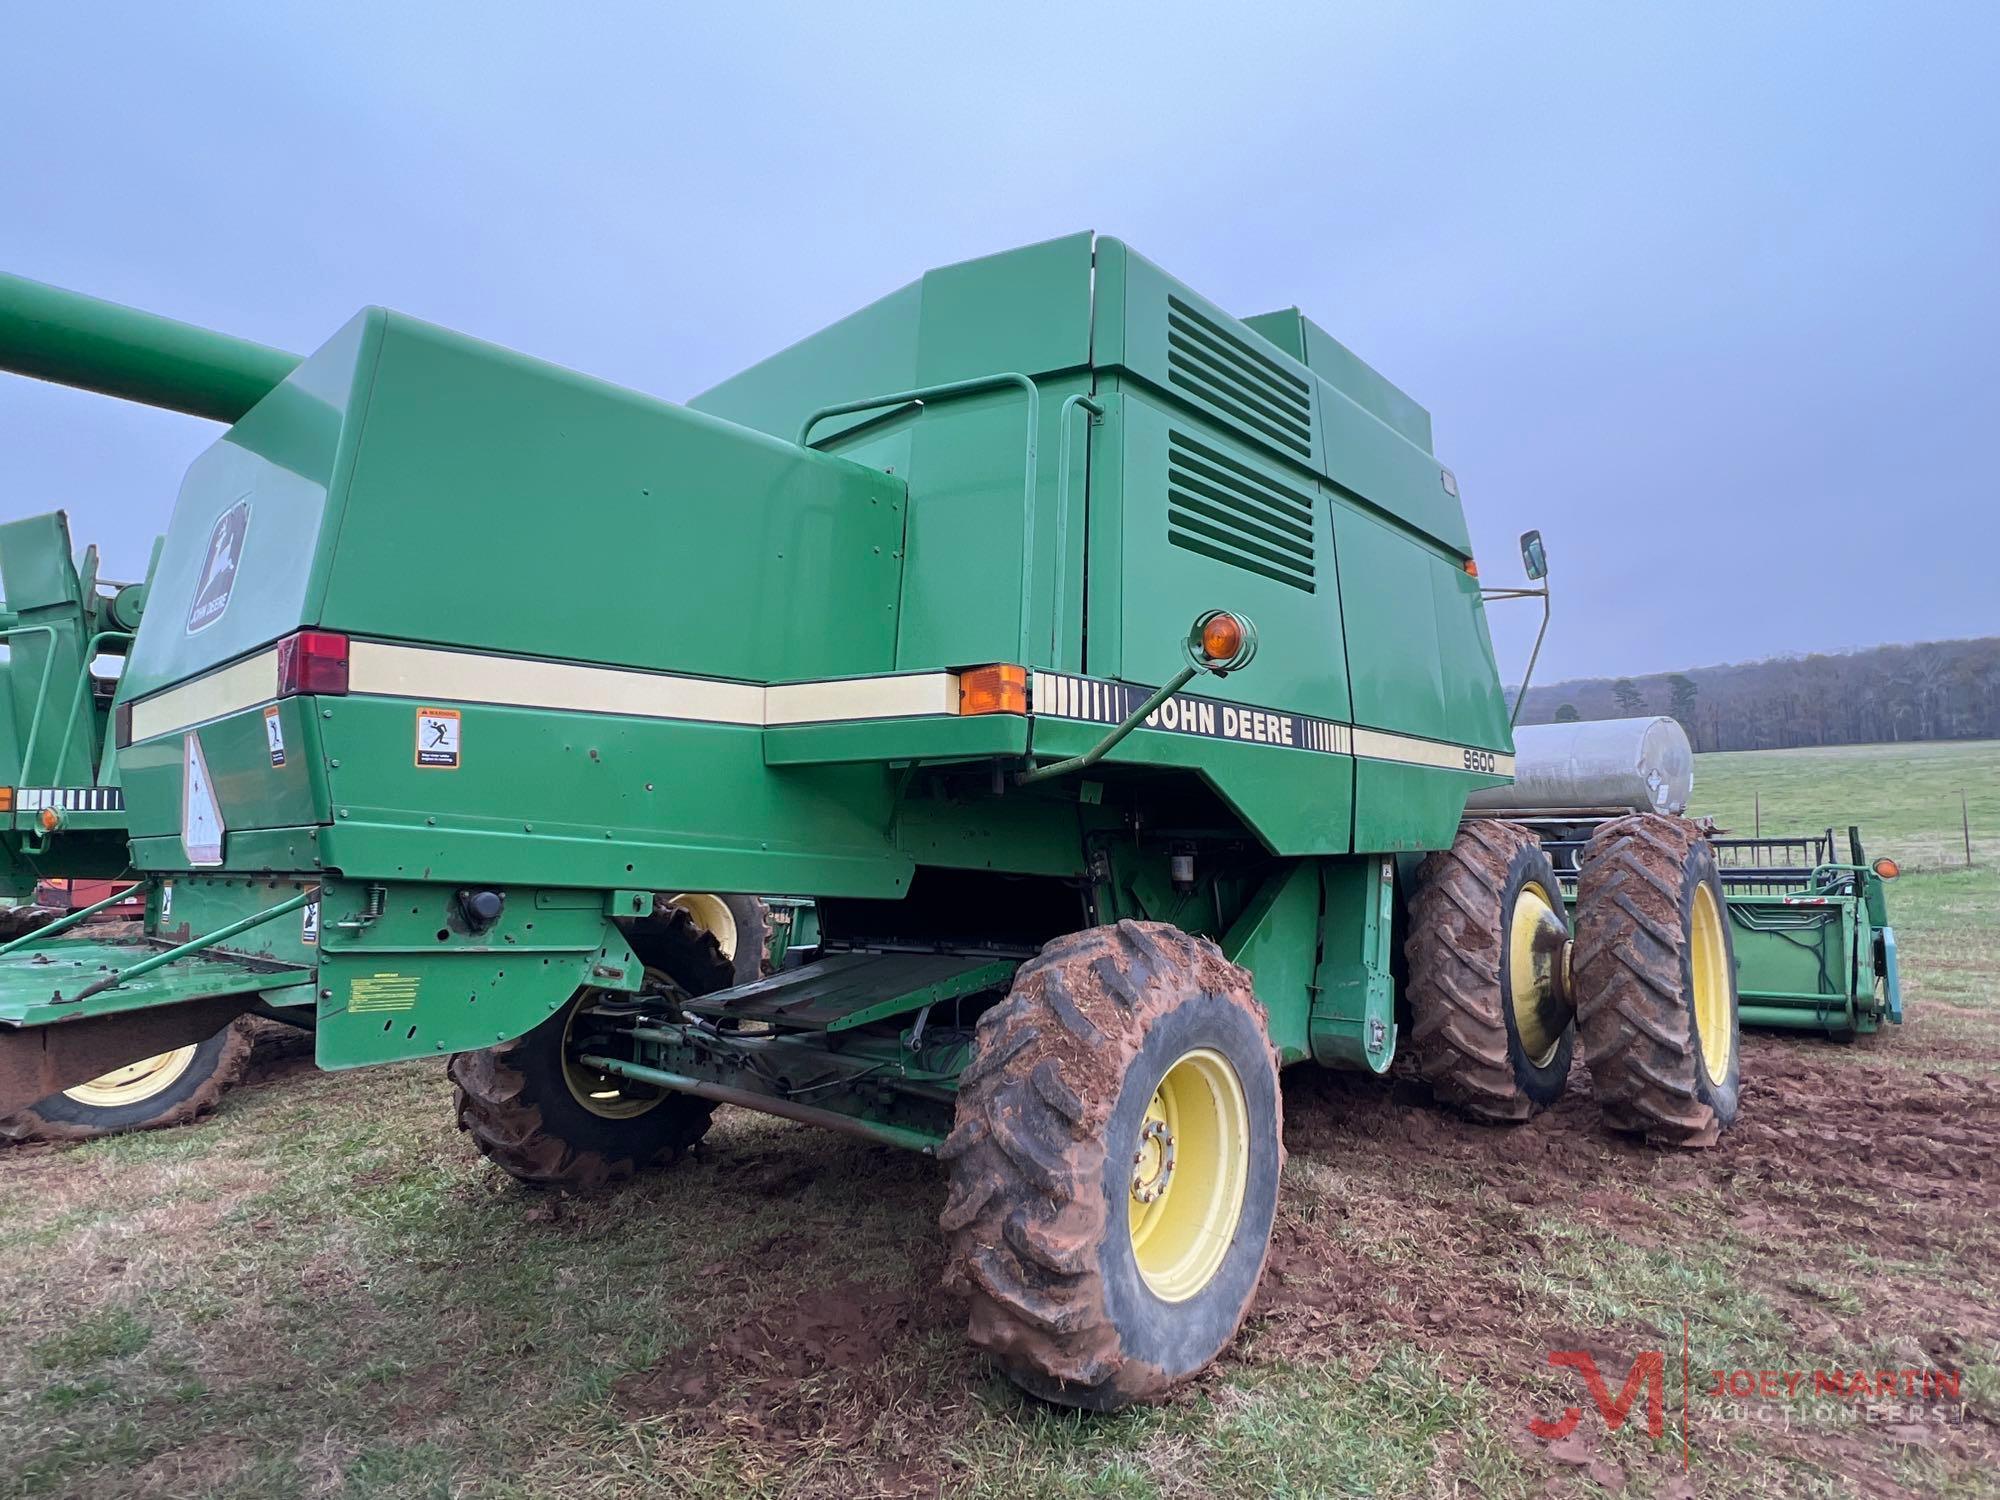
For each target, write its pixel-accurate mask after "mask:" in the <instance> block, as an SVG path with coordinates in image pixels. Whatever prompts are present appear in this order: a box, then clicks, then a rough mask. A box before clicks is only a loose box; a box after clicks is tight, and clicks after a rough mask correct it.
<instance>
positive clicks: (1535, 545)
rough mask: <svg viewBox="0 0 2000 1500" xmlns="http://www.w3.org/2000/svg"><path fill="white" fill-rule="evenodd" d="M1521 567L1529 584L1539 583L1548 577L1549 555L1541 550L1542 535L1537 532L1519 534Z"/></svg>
mask: <svg viewBox="0 0 2000 1500" xmlns="http://www.w3.org/2000/svg"><path fill="white" fill-rule="evenodd" d="M1521 567H1522V569H1523V570H1524V571H1525V572H1526V573H1527V575H1528V582H1530V583H1540V582H1541V581H1542V580H1543V579H1544V578H1546V577H1548V576H1549V555H1548V553H1546V552H1545V551H1543V550H1542V534H1541V533H1540V532H1539V531H1524V532H1522V533H1521Z"/></svg>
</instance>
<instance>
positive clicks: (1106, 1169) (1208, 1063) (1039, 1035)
mask: <svg viewBox="0 0 2000 1500" xmlns="http://www.w3.org/2000/svg"><path fill="white" fill-rule="evenodd" d="M938 1154H939V1155H940V1156H941V1157H943V1158H944V1159H945V1160H946V1161H947V1162H949V1163H950V1168H951V1193H950V1197H949V1199H948V1200H947V1202H946V1204H945V1208H944V1212H943V1214H942V1215H941V1216H940V1223H941V1225H942V1226H943V1228H944V1229H945V1231H946V1233H947V1234H948V1235H949V1236H950V1260H949V1264H948V1267H947V1271H946V1275H945V1284H946V1286H947V1288H948V1289H950V1290H952V1291H954V1292H956V1293H958V1294H960V1295H962V1296H964V1297H965V1298H966V1300H967V1301H968V1303H969V1304H970V1308H969V1311H970V1321H969V1334H970V1337H971V1340H972V1342H973V1343H974V1344H975V1345H976V1346H978V1347H979V1348H981V1349H983V1350H984V1351H986V1353H987V1354H989V1355H990V1356H991V1357H992V1358H993V1359H994V1361H995V1362H996V1363H997V1364H998V1365H999V1366H1000V1368H1001V1369H1002V1370H1003V1371H1004V1372H1005V1373H1006V1374H1007V1375H1008V1377H1009V1378H1011V1379H1012V1380H1013V1381H1014V1382H1015V1383H1016V1384H1017V1385H1019V1386H1021V1387H1022V1388H1023V1389H1025V1390H1027V1391H1029V1392H1030V1393H1031V1394H1033V1395H1036V1396H1039V1397H1042V1398H1043V1399H1045V1400H1048V1401H1053V1402H1058V1403H1061V1404H1063V1405H1067V1406H1078V1407H1085V1408H1088V1409H1092V1410H1100V1411H1102V1410H1110V1409H1113V1408H1116V1407H1120V1406H1124V1405H1127V1404H1129V1403H1132V1402H1135V1401H1147V1400H1153V1399H1156V1398H1158V1397H1160V1396H1162V1395H1164V1394H1165V1393H1166V1392H1167V1391H1168V1390H1170V1389H1171V1388H1172V1387H1173V1386H1175V1385H1177V1384H1179V1383H1180V1382H1181V1381H1183V1380H1186V1379H1187V1378H1189V1377H1190V1376H1192V1375H1194V1374H1196V1373H1197V1372H1199V1371H1200V1370H1202V1369H1203V1368H1204V1367H1205V1366H1207V1365H1208V1363H1209V1362H1210V1361H1211V1360H1213V1359H1214V1358H1215V1356H1216V1355H1217V1354H1219V1353H1220V1352H1221V1351H1222V1350H1223V1348H1224V1347H1226V1346H1227V1345H1228V1343H1229V1341H1230V1340H1231V1339H1232V1338H1233V1337H1234V1336H1235V1334H1236V1330H1237V1328H1238V1327H1239V1325H1240V1324H1241V1323H1242V1321H1243V1316H1244V1314H1245V1313H1246V1312H1247V1311H1248V1310H1249V1306H1250V1300H1251V1298H1252V1296H1253V1295H1254V1294H1255V1293H1256V1290H1257V1284H1258V1282H1259V1281H1260V1280H1261V1279H1262V1276H1263V1272H1264V1260H1265V1256H1266V1254H1267V1252H1268V1250H1269V1247H1270V1237H1271V1225H1272V1221H1273V1218H1274V1216H1275V1214H1276V1211H1277V1197H1278V1174H1279V1171H1280V1169H1281V1167H1282V1166H1283V1162H1284V1147H1283V1113H1282V1105H1281V1103H1280V1099H1279V1093H1278V1059H1277V1054H1276V1052H1275V1051H1274V1050H1273V1048H1272V1046H1271V1042H1270V1036H1269V1033H1268V1030H1267V1027H1266V1020H1265V1015H1264V1008H1263V1006H1261V1005H1260V1004H1258V1002H1257V998H1256V996H1255V995H1254V994H1253V993H1252V992H1251V989H1250V977H1249V975H1247V974H1245V973H1244V972H1243V970H1241V969H1239V968H1237V967H1236V966H1235V965H1234V964H1231V963H1229V962H1228V961H1226V960H1225V959H1224V958H1223V957H1222V954H1221V953H1220V951H1218V950H1217V948H1216V947H1215V945H1214V944H1213V943H1210V942H1208V941H1207V940H1205V939H1201V938H1195V937H1190V936H1189V935H1188V934H1186V933H1184V932H1181V931H1179V930H1178V929H1176V928H1173V927H1169V926H1167V925H1165V924H1163V923H1158V922H1131V921H1127V922H1120V923H1118V924H1117V926H1115V927H1097V928H1092V929H1090V930H1088V931H1085V932H1079V933H1074V934H1072V935H1070V936H1068V937H1064V938H1059V939H1057V940H1056V941H1055V942H1052V943H1050V944H1049V945H1048V946H1047V947H1046V948H1044V949H1043V950H1042V952H1041V954H1040V955H1039V956H1038V957H1037V958H1035V959H1034V960H1033V961H1032V962H1030V963H1028V964H1026V965H1024V966H1023V967H1022V968H1021V970H1020V972H1019V973H1018V974H1017V975H1016V976H1015V980H1014V986H1013V989H1012V991H1011V992H1010V993H1009V995H1008V996H1007V998H1006V999H1005V1000H1004V1001H1002V1002H1001V1003H1000V1004H998V1005H996V1006H994V1007H993V1008H992V1009H991V1010H989V1011H988V1012H987V1013H986V1014H985V1015H983V1016H982V1017H981V1018H980V1021H979V1027H978V1033H977V1039H976V1041H975V1043H974V1047H973V1055H972V1060H971V1062H970V1063H969V1064H968V1065H967V1067H966V1069H965V1072H964V1073H963V1075H962V1076H961V1078H960V1080H959V1094H958V1113H957V1123H956V1126H955V1128H954V1129H953V1131H952V1133H951V1136H950V1138H949V1139H947V1140H946V1142H945V1143H944V1145H943V1146H942V1147H940V1148H939V1153H938Z"/></svg>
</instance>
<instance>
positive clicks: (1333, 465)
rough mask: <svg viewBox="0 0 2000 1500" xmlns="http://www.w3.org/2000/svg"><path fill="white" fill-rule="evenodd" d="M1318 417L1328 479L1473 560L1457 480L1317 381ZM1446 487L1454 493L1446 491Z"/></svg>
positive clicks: (1387, 427)
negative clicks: (1318, 395)
mask: <svg viewBox="0 0 2000 1500" xmlns="http://www.w3.org/2000/svg"><path fill="white" fill-rule="evenodd" d="M1319 387H1320V400H1319V402H1318V407H1317V409H1318V412H1319V419H1320V426H1321V430H1322V431H1323V432H1324V433H1325V435H1326V467H1325V469H1324V470H1323V471H1322V472H1324V473H1325V475H1326V476H1327V478H1329V479H1331V480H1332V481H1333V483H1334V484H1335V485H1337V486H1338V487H1339V488H1340V489H1341V490H1343V491H1344V492H1346V493H1347V494H1348V495H1350V496H1353V497H1355V498H1357V499H1360V500H1362V501H1364V502H1365V503H1367V504H1369V505H1371V506H1373V507H1374V508H1376V509H1377V510H1380V511H1382V512H1384V513H1386V514H1387V515H1390V516H1393V517H1395V518H1396V519H1397V520H1398V521H1400V522H1402V523H1403V524H1404V525H1406V526H1409V527H1411V528H1413V529H1414V530H1416V531H1418V532H1421V533H1423V534H1424V535H1425V536H1427V537H1429V538H1430V539H1431V540H1433V541H1435V542H1437V543H1439V544H1441V545H1443V546H1444V547H1446V548H1448V549H1450V550H1451V551H1452V552H1454V553H1456V554H1457V555H1458V556H1459V557H1461V558H1465V557H1470V556H1471V555H1472V536H1471V533H1470V532H1469V531H1467V530H1466V525H1465V509H1464V507H1463V506H1461V505H1460V504H1459V499H1458V495H1457V493H1456V487H1457V480H1456V479H1449V480H1448V479H1447V478H1446V472H1445V469H1444V467H1443V466H1442V465H1440V464H1439V463H1438V461H1437V460H1436V459H1435V458H1433V457H1432V456H1431V455H1430V453H1429V452H1428V451H1427V450H1425V449H1423V448H1419V447H1418V446H1417V445H1416V444H1415V443H1412V442H1411V441H1409V439H1407V438H1405V437H1404V436H1403V435H1402V434H1401V433H1399V432H1397V431H1396V430H1395V429H1394V428H1392V427H1390V426H1389V425H1388V424H1387V423H1386V422H1384V421H1382V420H1381V419H1380V418H1379V417H1377V416H1375V415H1373V414H1372V413H1370V412H1368V411H1365V410H1363V409H1362V408H1361V407H1360V406H1359V405H1357V404H1356V403H1354V402H1353V401H1350V400H1349V399H1348V398H1347V397H1346V396H1344V395H1342V394H1341V393H1340V392H1339V391H1337V390H1335V389H1333V387H1332V386H1331V385H1329V384H1328V383H1327V382H1326V381H1324V380H1321V381H1320V382H1319ZM1447 484H1449V485H1451V486H1452V487H1451V488H1449V489H1448V488H1446V486H1447Z"/></svg>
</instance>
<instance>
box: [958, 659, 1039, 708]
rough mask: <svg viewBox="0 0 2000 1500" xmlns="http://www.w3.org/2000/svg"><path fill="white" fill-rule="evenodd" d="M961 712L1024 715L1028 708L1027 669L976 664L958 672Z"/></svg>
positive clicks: (959, 706)
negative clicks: (967, 670) (979, 665)
mask: <svg viewBox="0 0 2000 1500" xmlns="http://www.w3.org/2000/svg"><path fill="white" fill-rule="evenodd" d="M958 711H959V712H960V713H961V714H1024V713H1026V712H1027V711H1028V669H1027V668H1026V667H1015V666H992V667H974V668H973V669H972V670H971V671H969V672H960V673H959V674H958Z"/></svg>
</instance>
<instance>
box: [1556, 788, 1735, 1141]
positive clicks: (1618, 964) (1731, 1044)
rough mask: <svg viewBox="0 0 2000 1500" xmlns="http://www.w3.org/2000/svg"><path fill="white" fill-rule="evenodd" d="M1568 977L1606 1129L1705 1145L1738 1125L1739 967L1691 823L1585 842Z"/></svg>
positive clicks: (1649, 824)
mask: <svg viewBox="0 0 2000 1500" xmlns="http://www.w3.org/2000/svg"><path fill="white" fill-rule="evenodd" d="M1573 970H1574V984H1575V988H1576V995H1577V1017H1578V1023H1579V1025H1580V1027H1581V1029H1582V1033H1583V1051H1584V1060H1585V1061H1586V1062H1587V1063H1589V1065H1590V1076H1591V1088H1592V1091H1593V1092H1594V1093H1595V1094H1596V1097H1597V1102H1598V1108H1599V1110H1600V1111H1601V1112H1602V1114H1603V1116H1604V1120H1605V1123H1607V1124H1608V1125H1610V1126H1611V1127H1612V1128H1613V1129H1614V1130H1619V1131H1623V1132H1626V1133H1628V1134H1632V1135H1641V1136H1644V1137H1645V1138H1646V1139H1647V1140H1649V1141H1654V1142H1658V1143H1660V1144H1664V1145H1674V1146H1712V1145H1714V1144H1715V1142H1716V1138H1717V1137H1718V1136H1719V1135H1720V1134H1721V1132H1722V1131H1724V1130H1727V1129H1728V1128H1729V1127H1730V1126H1731V1125H1732V1124H1734V1123H1735V1121H1736V1112H1737V1101H1738V1088H1739V1083H1740V1061H1739V1057H1738V1038H1737V1016H1736V1005H1737V997H1736V961H1735V953H1734V950H1733V948H1732V946H1731V943H1730V937H1729V908H1728V905H1727V903H1726V902H1725V900H1724V896H1723V890H1722V881H1721V877H1720V876H1719V875H1718V874H1717V873H1716V867H1715V852H1714V850H1712V849H1711V848H1710V847H1709V843H1708V840H1707V839H1706V838H1704V837H1703V836H1702V834H1701V831H1700V830H1699V829H1698V828H1697V827H1696V826H1695V825H1694V824H1692V823H1690V822H1688V821H1686V820H1685V819H1682V818H1669V817H1662V816H1660V815H1658V814H1655V813H1645V814H1641V815H1639V816H1637V817H1630V818H1619V819H1617V820H1615V821H1613V822H1610V823H1606V824H1604V825H1603V826H1602V827H1600V828H1599V829H1598V830H1597V831H1596V832H1595V833H1594V834H1592V835H1591V839H1590V843H1589V844H1588V845H1587V846H1586V847H1585V849H1584V852H1583V860H1582V869H1581V874H1580V875H1579V877H1578V884H1577V912H1576V955H1575V962H1574V965H1573Z"/></svg>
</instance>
